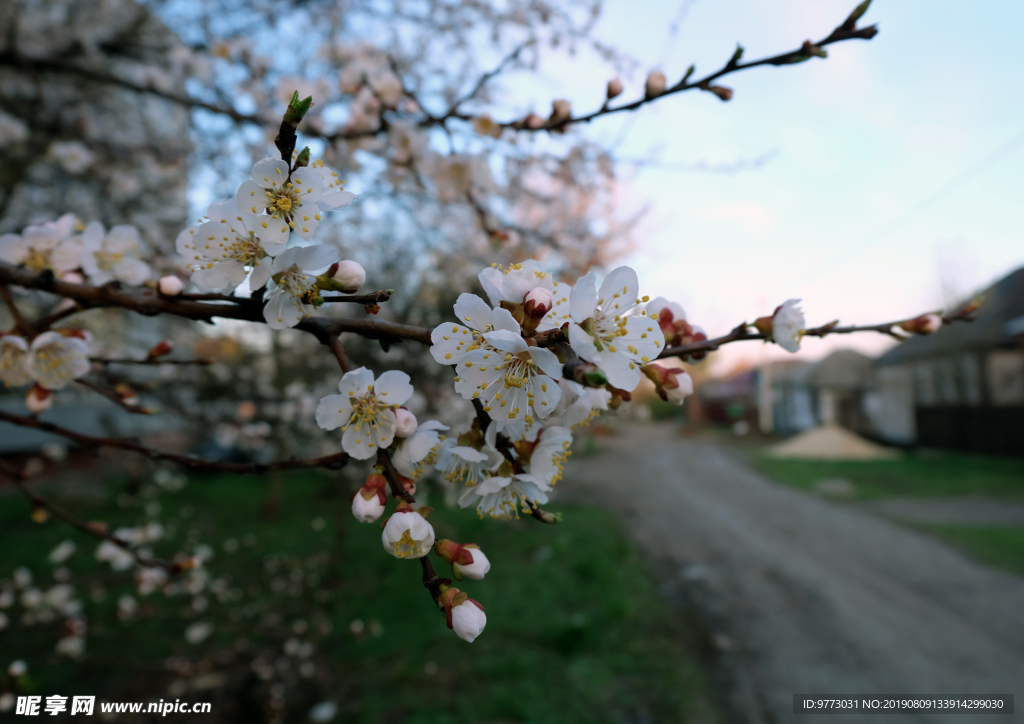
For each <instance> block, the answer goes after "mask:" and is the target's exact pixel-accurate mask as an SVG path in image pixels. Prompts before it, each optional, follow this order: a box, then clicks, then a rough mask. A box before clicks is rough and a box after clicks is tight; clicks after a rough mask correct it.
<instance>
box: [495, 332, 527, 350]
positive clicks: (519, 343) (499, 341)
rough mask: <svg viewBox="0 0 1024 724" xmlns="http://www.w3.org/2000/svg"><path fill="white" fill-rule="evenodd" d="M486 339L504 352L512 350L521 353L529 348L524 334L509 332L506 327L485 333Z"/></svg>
mask: <svg viewBox="0 0 1024 724" xmlns="http://www.w3.org/2000/svg"><path fill="white" fill-rule="evenodd" d="M484 339H486V340H487V341H488V343H490V344H491V346H493V347H496V348H497V349H500V350H501V351H502V352H511V353H512V354H519V353H520V352H525V351H526V350H528V349H529V346H528V345H527V344H526V340H525V339H523V337H522V335H520V334H518V333H517V332H509V331H508V330H505V329H499V330H497V331H496V332H488V333H487V334H485V335H484Z"/></svg>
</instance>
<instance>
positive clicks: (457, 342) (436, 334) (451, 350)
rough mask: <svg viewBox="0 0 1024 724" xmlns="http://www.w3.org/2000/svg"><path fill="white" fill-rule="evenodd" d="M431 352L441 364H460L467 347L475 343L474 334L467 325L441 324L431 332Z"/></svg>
mask: <svg viewBox="0 0 1024 724" xmlns="http://www.w3.org/2000/svg"><path fill="white" fill-rule="evenodd" d="M430 342H431V345H432V346H431V348H430V354H431V355H432V356H433V358H434V359H435V360H436V361H437V362H438V363H440V364H443V365H453V364H458V362H459V360H461V359H462V357H463V355H465V354H466V350H467V348H468V347H469V346H470V345H471V344H473V335H472V334H470V332H469V330H468V329H467V328H466V327H460V326H459V325H457V324H452V323H451V322H445V323H444V324H439V325H438V326H437V327H435V328H434V331H432V332H431V333H430Z"/></svg>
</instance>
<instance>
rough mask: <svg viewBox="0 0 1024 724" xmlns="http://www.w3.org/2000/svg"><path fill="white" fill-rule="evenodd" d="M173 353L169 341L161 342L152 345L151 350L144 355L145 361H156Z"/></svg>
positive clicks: (171, 344)
mask: <svg viewBox="0 0 1024 724" xmlns="http://www.w3.org/2000/svg"><path fill="white" fill-rule="evenodd" d="M173 351H174V343H173V342H171V340H169V339H165V340H162V341H160V342H157V343H156V344H155V345H153V348H152V349H150V350H149V352H147V353H146V359H156V358H157V357H163V356H164V355H168V354H170V353H171V352H173Z"/></svg>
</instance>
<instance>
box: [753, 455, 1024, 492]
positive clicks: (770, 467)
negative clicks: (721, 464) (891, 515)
mask: <svg viewBox="0 0 1024 724" xmlns="http://www.w3.org/2000/svg"><path fill="white" fill-rule="evenodd" d="M749 454H750V461H751V463H752V464H753V465H754V467H755V468H757V469H758V470H759V471H760V472H761V473H762V474H764V475H766V476H767V477H770V478H772V479H773V480H776V481H778V482H780V483H785V484H787V485H791V486H793V487H795V488H800V489H802V490H811V489H813V488H814V485H815V484H816V483H817V482H819V481H821V480H827V479H835V478H841V479H844V480H848V481H850V482H851V483H853V485H854V487H855V488H856V497H857V498H859V499H861V500H873V499H877V498H885V497H894V496H909V497H914V496H923V497H941V496H956V495H991V496H994V497H1024V460H1021V459H1014V458H998V457H988V456H982V455H965V454H962V453H954V452H927V453H920V452H915V453H909V454H907V455H905V456H903V457H901V458H899V459H897V460H875V461H870V462H854V461H828V460H789V459H780V458H771V457H768V456H767V455H765V454H764V453H763V452H761V451H756V452H754V451H751V452H750V453H749Z"/></svg>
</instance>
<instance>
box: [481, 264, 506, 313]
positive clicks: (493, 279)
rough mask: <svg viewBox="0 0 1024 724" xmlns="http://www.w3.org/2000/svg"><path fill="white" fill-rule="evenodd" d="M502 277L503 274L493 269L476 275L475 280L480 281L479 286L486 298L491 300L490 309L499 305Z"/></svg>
mask: <svg viewBox="0 0 1024 724" xmlns="http://www.w3.org/2000/svg"><path fill="white" fill-rule="evenodd" d="M504 276H505V275H504V274H502V273H501V272H500V271H498V270H497V269H495V268H494V267H489V268H487V269H484V270H483V271H482V272H480V273H479V274H478V275H477V279H479V280H480V286H482V287H483V288H484V292H486V294H487V298H488V299H490V300H491V306H492V307H498V306H500V305H501V302H502V297H501V285H502V280H503V279H504Z"/></svg>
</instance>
